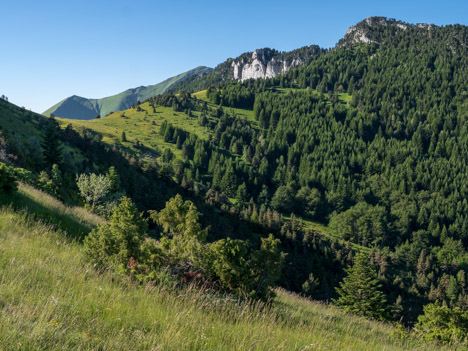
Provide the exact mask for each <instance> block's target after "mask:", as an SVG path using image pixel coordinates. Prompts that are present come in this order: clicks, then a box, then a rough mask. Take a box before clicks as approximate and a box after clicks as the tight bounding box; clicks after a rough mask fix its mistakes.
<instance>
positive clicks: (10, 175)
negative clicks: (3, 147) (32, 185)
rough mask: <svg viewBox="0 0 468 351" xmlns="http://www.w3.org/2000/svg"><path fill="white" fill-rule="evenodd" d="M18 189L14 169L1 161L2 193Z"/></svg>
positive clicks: (0, 191)
mask: <svg viewBox="0 0 468 351" xmlns="http://www.w3.org/2000/svg"><path fill="white" fill-rule="evenodd" d="M17 189H18V183H17V182H16V177H15V172H14V169H13V168H11V167H8V166H7V165H6V164H4V163H1V162H0V193H7V194H9V193H13V192H15V191H16V190H17Z"/></svg>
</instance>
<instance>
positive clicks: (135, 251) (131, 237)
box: [84, 197, 148, 268]
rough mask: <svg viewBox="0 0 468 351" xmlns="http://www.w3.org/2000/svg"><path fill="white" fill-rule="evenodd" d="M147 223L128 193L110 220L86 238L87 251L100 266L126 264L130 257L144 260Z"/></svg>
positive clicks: (114, 210) (138, 260) (137, 260)
mask: <svg viewBox="0 0 468 351" xmlns="http://www.w3.org/2000/svg"><path fill="white" fill-rule="evenodd" d="M147 229H148V227H147V224H146V221H145V220H144V219H143V217H142V215H141V214H140V213H139V212H138V210H137V208H136V207H135V205H134V204H133V202H132V201H131V200H130V199H129V198H128V197H123V198H122V200H121V202H120V204H119V205H118V206H117V207H115V208H114V209H113V211H112V215H111V218H110V220H109V222H108V223H105V224H102V225H100V226H99V227H98V228H97V229H94V230H93V231H92V232H91V233H90V234H89V235H88V236H87V237H86V239H85V243H84V245H85V252H86V254H87V256H88V257H89V258H90V259H91V261H92V262H93V263H94V264H96V265H97V266H99V267H101V268H105V267H107V266H119V265H124V267H126V266H127V264H128V262H129V260H130V258H133V259H134V260H135V261H136V262H140V261H141V260H142V254H143V250H142V244H143V242H144V240H145V236H146V234H147Z"/></svg>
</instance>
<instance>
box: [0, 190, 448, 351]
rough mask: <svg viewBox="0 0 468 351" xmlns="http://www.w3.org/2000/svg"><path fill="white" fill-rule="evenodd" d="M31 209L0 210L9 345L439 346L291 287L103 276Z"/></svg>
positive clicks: (0, 281) (85, 218) (3, 330)
mask: <svg viewBox="0 0 468 351" xmlns="http://www.w3.org/2000/svg"><path fill="white" fill-rule="evenodd" d="M20 192H21V195H22V196H23V197H24V198H25V199H28V201H29V205H32V204H34V203H35V204H36V206H37V205H41V206H43V207H45V208H48V209H49V210H50V212H51V213H56V212H57V213H59V215H60V216H64V217H70V219H73V218H76V216H78V217H79V218H81V221H82V222H83V223H88V224H93V223H94V224H95V223H96V218H95V217H94V216H92V215H89V214H87V213H86V212H84V211H83V212H77V211H76V210H74V209H68V208H66V207H65V206H63V205H61V204H59V203H58V202H57V201H56V200H54V199H53V198H51V197H50V196H48V195H45V194H44V195H43V196H40V197H38V196H37V195H38V194H37V191H36V190H34V189H33V188H30V187H21V188H20ZM12 201H13V202H15V201H16V200H15V199H13V200H12ZM26 202H27V201H26ZM15 204H16V203H15ZM16 205H17V204H16ZM29 205H28V206H25V207H24V211H25V210H28V211H29V212H30V213H33V214H34V213H35V211H36V209H37V207H36V206H29ZM24 211H23V212H22V213H18V212H15V211H14V210H13V209H12V208H11V207H10V208H7V207H2V208H1V209H0V287H1V288H0V311H1V312H0V341H1V343H0V345H1V346H0V348H1V349H2V350H288V351H289V350H330V349H334V350H412V349H417V350H435V349H437V348H438V347H436V345H424V344H420V343H419V342H418V341H416V340H415V339H412V338H407V339H404V340H401V339H399V338H398V337H397V336H396V335H398V333H397V332H396V329H394V328H393V327H392V326H391V325H388V324H382V323H379V322H372V321H368V320H365V319H362V318H359V317H355V316H349V315H346V314H344V313H343V312H342V311H340V310H338V309H336V308H335V307H332V306H326V305H322V304H318V303H313V302H311V301H309V300H306V299H303V298H299V297H297V296H295V295H292V294H289V293H287V292H284V291H281V290H280V291H278V297H277V299H276V301H275V302H274V303H273V305H272V306H271V307H267V308H265V307H264V306H261V305H249V304H246V303H236V302H235V301H232V300H229V299H222V300H220V299H217V298H215V297H213V296H209V295H206V294H205V293H203V292H201V291H196V290H190V289H189V290H185V291H178V292H174V291H169V290H167V289H164V288H162V287H152V286H139V285H134V284H132V283H130V282H129V281H127V279H126V278H124V277H123V276H118V275H116V274H113V273H105V274H97V273H96V272H95V271H94V269H93V267H91V266H90V265H89V264H88V263H87V262H86V258H85V257H84V256H83V252H82V248H81V244H79V243H78V242H77V241H75V240H70V239H69V237H68V235H67V234H68V230H67V226H65V227H63V228H62V230H60V229H55V228H54V226H52V225H50V224H47V223H45V222H42V223H41V222H38V221H37V220H35V219H33V218H32V217H31V215H28V214H26V213H25V212H24ZM51 219H52V218H49V220H51ZM70 223H71V222H70ZM72 227H73V225H71V226H69V228H68V229H70V228H72ZM63 229H65V230H63ZM451 349H452V350H454V349H456V348H454V347H452V348H451Z"/></svg>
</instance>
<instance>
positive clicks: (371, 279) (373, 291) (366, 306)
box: [335, 253, 387, 319]
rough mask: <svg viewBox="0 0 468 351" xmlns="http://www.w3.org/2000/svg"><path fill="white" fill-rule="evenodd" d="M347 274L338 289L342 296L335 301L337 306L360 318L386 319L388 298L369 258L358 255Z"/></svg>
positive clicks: (364, 255)
mask: <svg viewBox="0 0 468 351" xmlns="http://www.w3.org/2000/svg"><path fill="white" fill-rule="evenodd" d="M347 273H348V275H347V276H346V277H345V278H344V279H343V281H342V282H341V283H340V287H338V288H336V291H337V293H338V294H339V295H340V297H339V298H338V299H337V300H335V302H336V304H337V305H338V306H340V307H342V308H343V309H344V310H345V311H347V312H351V313H355V314H358V315H360V316H364V317H370V318H375V319H385V317H386V310H387V308H386V298H385V295H384V294H383V292H382V291H381V284H380V282H379V281H378V279H377V274H376V272H375V270H374V269H373V268H372V266H371V264H370V262H369V257H368V256H367V255H366V254H363V253H360V254H358V255H356V258H355V261H354V265H353V266H352V267H351V268H349V269H348V270H347Z"/></svg>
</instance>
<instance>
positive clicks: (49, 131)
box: [42, 118, 63, 168]
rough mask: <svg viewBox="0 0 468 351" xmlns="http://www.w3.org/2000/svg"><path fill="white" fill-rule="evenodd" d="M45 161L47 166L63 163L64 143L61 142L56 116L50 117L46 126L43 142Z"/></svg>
mask: <svg viewBox="0 0 468 351" xmlns="http://www.w3.org/2000/svg"><path fill="white" fill-rule="evenodd" d="M42 149H43V154H44V161H45V163H46V166H47V167H48V168H49V167H52V165H54V164H56V165H58V166H59V167H61V166H62V164H63V159H62V145H61V143H60V127H59V125H58V123H57V121H56V120H55V118H50V119H49V121H48V123H47V126H46V128H45V134H44V140H43V142H42Z"/></svg>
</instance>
